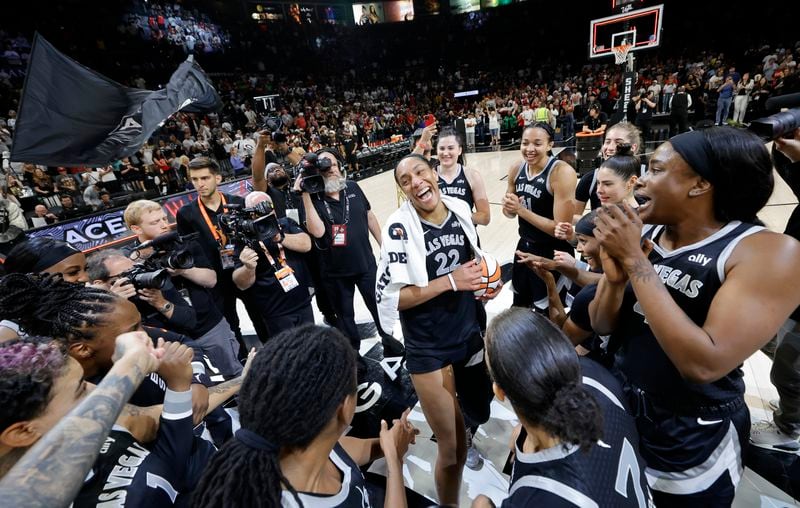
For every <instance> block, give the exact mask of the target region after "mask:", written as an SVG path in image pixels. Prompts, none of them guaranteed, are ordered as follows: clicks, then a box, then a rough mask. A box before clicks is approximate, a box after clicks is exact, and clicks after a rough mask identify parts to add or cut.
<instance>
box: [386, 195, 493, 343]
mask: <svg viewBox="0 0 800 508" xmlns="http://www.w3.org/2000/svg"><path fill="white" fill-rule="evenodd" d="M441 198H442V202H443V203H444V206H445V207H447V208H448V209H449V210H450V211H451V212H453V214H454V215H455V216H456V218H457V219H458V222H460V223H461V227H462V228H463V229H464V232H465V233H466V235H467V239H468V240H469V244H470V246H471V247H472V250H473V252H475V255H476V257H482V256H483V252H482V251H481V250H480V249H478V233H477V232H476V231H475V225H474V224H472V211H471V210H470V208H469V205H467V203H466V202H464V201H462V200H460V199H457V198H453V197H450V196H445V195H442V197H441ZM425 253H426V248H425V239H424V238H423V232H422V223H421V222H420V220H419V215H418V214H417V211H416V210H415V209H414V206H413V205H412V204H411V203H410V202H409V201H406V202H404V203H403V204H402V205H400V208H398V209H397V210H395V212H394V213H392V215H390V216H389V218H388V219H387V220H386V223H385V224H384V226H383V231H382V234H381V259H380V263H379V264H378V274H377V277H376V279H377V282H376V287H375V300H376V301H377V303H378V315H379V317H380V321H381V327H382V328H383V329H384V330H385V331H386V332H387V333H392V330H393V329H394V323H395V321H396V320H397V315H398V314H397V305H398V304H399V302H400V290H401V289H402V288H403V287H405V286H418V287H427V286H428V271H427V269H426V268H425Z"/></svg>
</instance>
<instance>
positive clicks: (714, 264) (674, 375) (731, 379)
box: [611, 221, 763, 416]
mask: <svg viewBox="0 0 800 508" xmlns="http://www.w3.org/2000/svg"><path fill="white" fill-rule="evenodd" d="M663 230H664V228H663V226H656V227H652V228H648V229H646V230H645V231H644V234H643V236H644V237H646V238H649V239H650V240H652V242H653V245H654V248H653V252H652V253H651V254H650V261H651V262H652V263H653V266H654V267H655V270H656V272H657V273H658V275H659V277H660V278H661V281H662V282H663V283H664V285H665V286H666V288H667V290H668V291H669V294H670V296H672V298H673V299H674V300H675V302H676V303H677V304H678V306H680V308H681V309H682V310H683V311H684V312H685V313H686V315H687V316H689V319H691V320H692V321H693V322H694V323H695V324H696V325H697V326H702V325H703V323H704V322H705V320H706V316H707V315H708V310H709V308H710V307H711V302H712V301H713V299H714V296H715V295H716V294H717V291H718V290H719V288H720V287H721V286H722V283H723V282H724V280H725V263H726V262H727V260H728V258H729V257H730V255H731V252H733V249H734V248H735V247H736V245H737V244H738V243H739V241H741V240H742V239H743V238H744V237H746V236H748V235H751V234H753V233H757V232H759V231H761V230H763V228H762V227H760V226H754V225H752V224H744V223H741V222H738V221H733V222H729V223H728V224H726V225H725V226H724V227H723V228H721V229H720V230H719V231H717V232H716V233H714V234H713V235H711V236H709V237H708V238H706V239H704V240H701V241H699V242H697V243H694V244H692V245H687V246H685V247H681V248H680V249H676V250H674V251H667V250H666V249H663V248H662V247H660V246H659V245H658V238H659V237H660V235H661V233H662V232H663ZM618 322H619V323H620V326H619V329H617V330H615V331H614V333H613V334H612V336H611V341H612V343H614V342H616V341H619V344H620V347H621V349H620V351H619V352H618V354H617V360H616V365H617V368H618V369H619V370H620V371H621V372H622V374H623V375H624V376H625V378H626V379H627V381H628V382H629V383H631V384H633V385H634V386H635V387H636V388H638V389H640V390H643V391H644V392H645V393H646V394H647V395H648V396H649V397H650V398H651V399H653V400H654V401H655V402H658V403H659V405H661V406H662V407H667V408H672V409H673V410H674V411H676V412H679V413H681V414H686V415H689V416H691V415H692V414H694V415H695V416H701V415H702V408H707V407H715V406H718V405H720V404H724V403H727V402H729V401H731V400H732V399H736V398H740V397H742V396H743V394H744V381H743V379H742V376H743V373H742V370H741V368H738V367H737V368H736V369H734V370H732V371H731V372H729V373H728V374H727V375H726V376H724V377H723V378H722V379H719V380H718V381H714V382H713V383H703V384H698V383H690V382H688V381H686V380H685V379H684V378H683V377H682V376H681V375H680V373H679V372H678V370H677V369H676V368H675V366H674V365H673V364H672V362H671V361H670V359H669V357H667V355H666V353H665V352H664V350H663V349H661V346H660V345H659V344H658V341H657V340H656V338H655V336H654V335H653V331H652V330H651V329H650V326H648V324H647V321H646V320H645V317H644V313H643V311H642V309H641V307H640V306H639V304H638V302H637V300H636V295H635V294H634V292H633V289H632V287H631V286H630V284H629V285H628V286H627V288H626V290H625V296H624V299H623V302H622V308H621V310H620V316H619V319H618ZM698 411H699V412H701V414H695V413H696V412H698Z"/></svg>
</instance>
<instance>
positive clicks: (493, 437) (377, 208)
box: [239, 151, 797, 507]
mask: <svg viewBox="0 0 800 508" xmlns="http://www.w3.org/2000/svg"><path fill="white" fill-rule="evenodd" d="M518 160H519V161H521V156H520V155H519V154H518V152H517V151H508V152H490V153H480V154H468V155H467V166H469V167H472V168H475V169H478V170H479V171H480V173H481V174H482V175H483V179H484V181H485V184H486V189H487V195H488V198H489V202H490V204H491V213H492V220H491V222H490V224H489V225H488V226H480V227H479V230H478V232H479V234H480V237H481V244H482V246H483V248H484V249H485V250H487V251H488V252H490V253H492V254H494V255H495V257H496V258H497V259H498V261H500V262H501V263H505V262H510V261H511V259H512V256H513V253H514V248H515V246H516V242H517V240H518V238H519V235H518V234H517V221H516V220H510V219H507V218H506V217H505V216H503V214H502V212H501V205H500V203H501V200H502V196H503V194H504V193H505V191H506V181H505V176H506V172H507V170H508V168H509V166H510V165H511V164H512V163H513V162H515V161H518ZM775 180H776V186H775V192H774V193H773V196H772V198H771V199H770V201H769V204H768V205H767V206H766V208H765V209H764V210H763V211H762V213H761V214H760V217H761V219H762V220H763V221H764V222H765V223H766V224H767V226H768V227H769V228H770V229H772V230H775V231H783V228H784V226H785V225H786V221H787V220H788V218H789V215H790V214H791V212H792V210H793V209H794V207H795V205H796V204H797V202H796V199H795V197H794V195H793V194H792V192H791V191H790V190H789V188H788V187H787V186H786V184H785V183H784V182H783V180H781V179H780V178H779V177H778V176H777V174H776V178H775ZM359 185H360V186H361V188H362V189H363V190H364V192H365V194H366V195H367V198H368V199H369V201H370V203H371V205H372V209H373V211H374V212H375V214H376V215H377V217H378V220H379V221H380V222H381V224H383V223H384V222H385V220H386V219H387V217H388V216H389V214H391V213H392V212H393V211H394V210H395V209H397V206H398V192H397V187H396V185H395V182H394V177H393V174H392V172H386V173H382V174H380V175H376V176H373V177H370V178H368V179H365V180H361V181H359ZM373 247H374V252H375V254H376V256H377V255H378V254H379V250H378V248H377V245H373ZM510 305H511V292H510V291H504V292H503V293H501V295H500V296H499V297H498V298H497V299H495V300H493V301H492V302H490V303H489V305H488V306H487V313H488V315H489V319H490V320H491V318H492V317H493V316H494V315H496V314H497V313H498V312H500V311H502V310H503V309H505V308H508V307H509V306H510ZM315 313H316V316H317V322H318V323H321V322H322V317H321V315H320V314H319V312H318V311H317V310H316V309H315ZM239 315H240V316H241V317H242V320H243V322H242V328H243V332H244V333H248V332H249V331H251V328H252V327H251V326H248V325H249V322H248V321H247V314H246V312H244V308H243V307H240V313H239ZM356 321H358V322H365V321H371V317H370V316H369V313H368V312H367V311H366V308H365V307H364V305H363V302H361V301H360V299H359V298H358V297H357V304H356ZM395 335H396V336H398V337H399V336H400V330H399V326H398V329H397V330H396V331H395ZM372 343H373V341H364V344H363V345H362V350H368V349H369V348H370V347H371V346H372ZM770 365H771V363H770V360H769V359H768V358H767V357H766V356H765V355H764V354H763V353H761V352H758V353H756V354H755V355H754V356H753V357H752V358H750V359H749V360H748V361H747V362H745V365H744V371H745V383H746V386H747V392H746V401H747V404H748V406H749V407H750V410H751V416H752V419H753V421H757V420H761V419H766V418H770V416H771V412H770V410H769V409H768V406H767V402H768V401H769V400H770V399H775V398H777V392H776V390H775V388H774V387H773V386H772V384H771V383H770V380H769V369H770ZM412 418H413V419H414V420H415V423H416V424H417V425H418V426H420V427H421V429H422V436H423V437H425V436H427V437H429V436H430V429H429V428H428V427H427V425H426V424H425V421H424V417H423V415H422V412H421V409H420V408H419V406H417V407H416V408H415V410H414V412H413V413H412ZM515 424H516V418H515V416H514V414H513V413H512V412H511V411H510V408H509V407H508V406H506V405H504V404H500V403H498V402H497V401H495V402H493V403H492V418H491V419H490V421H489V422H488V423H487V424H485V425H483V426H482V427H481V428H480V429H479V435H478V436H477V437H476V446H477V447H478V449H479V450H480V451H481V453H482V454H483V456H484V457H485V458H486V463H485V465H484V467H483V468H482V469H481V470H479V471H471V470H465V474H464V488H463V489H462V503H461V505H462V506H469V502H470V499H472V498H474V497H475V496H477V495H478V494H487V495H490V496H491V497H492V498H493V499H494V500H495V502H496V503H497V504H498V505H499V502H500V501H501V500H502V499H503V497H504V495H505V493H506V492H507V488H508V479H507V478H506V477H505V476H504V475H503V474H501V473H500V472H499V471H500V470H501V469H502V466H503V463H504V461H505V458H506V455H507V450H508V448H507V447H508V438H509V435H510V432H511V429H512V428H513V426H514V425H515ZM435 457H436V446H435V444H434V443H433V442H431V441H429V440H428V439H420V440H418V444H417V445H415V446H413V447H412V449H411V451H410V453H409V457H408V459H407V460H406V465H405V466H404V470H405V478H406V484H407V486H408V487H410V488H413V489H414V490H416V491H418V492H420V493H421V494H424V495H426V496H429V497H431V498H434V497H435V496H434V494H435V491H434V488H433V475H432V471H433V469H432V467H433V464H434V460H435ZM373 468H374V469H375V470H377V471H380V469H381V464H380V463H378V464H376V465H375V466H373ZM734 506H741V507H744V506H770V507H771V506H775V507H778V506H795V504H794V503H793V500H792V499H791V498H790V497H789V496H787V495H786V494H784V493H783V492H781V491H780V490H779V489H776V488H775V487H774V486H772V485H771V484H769V482H766V481H765V480H763V478H760V477H758V475H756V474H755V473H753V472H752V471H749V470H748V471H747V472H746V474H745V476H744V478H743V480H742V482H741V484H740V487H739V491H738V492H737V499H736V502H735V503H734Z"/></svg>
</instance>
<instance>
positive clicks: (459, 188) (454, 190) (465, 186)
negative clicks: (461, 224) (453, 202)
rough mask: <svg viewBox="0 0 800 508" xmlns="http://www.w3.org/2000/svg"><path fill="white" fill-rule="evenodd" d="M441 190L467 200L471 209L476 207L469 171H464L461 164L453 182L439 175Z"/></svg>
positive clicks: (443, 192)
mask: <svg viewBox="0 0 800 508" xmlns="http://www.w3.org/2000/svg"><path fill="white" fill-rule="evenodd" d="M439 190H440V191H441V193H442V194H446V195H448V196H453V197H454V198H458V199H461V200H463V201H466V202H467V204H468V205H469V208H470V210H472V209H474V208H475V198H473V196H472V186H470V184H469V180H467V173H466V171H464V166H462V165H461V164H459V165H458V174H457V175H456V177H455V178H454V179H453V181H452V182H450V183H448V182H447V180H445V179H444V178H443V177H442V176H441V175H439Z"/></svg>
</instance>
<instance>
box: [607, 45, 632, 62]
mask: <svg viewBox="0 0 800 508" xmlns="http://www.w3.org/2000/svg"><path fill="white" fill-rule="evenodd" d="M632 47H633V44H620V45H619V46H614V47H613V48H611V51H613V52H614V62H615V63H616V64H617V65H620V64H624V63H625V60H627V59H628V53H630V51H631V48H632Z"/></svg>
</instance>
